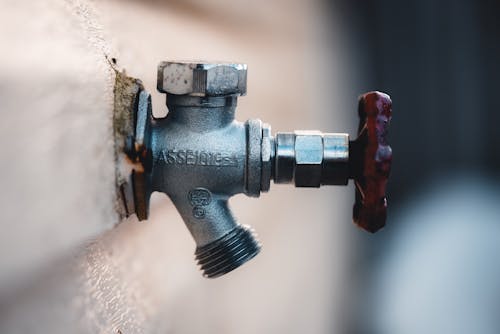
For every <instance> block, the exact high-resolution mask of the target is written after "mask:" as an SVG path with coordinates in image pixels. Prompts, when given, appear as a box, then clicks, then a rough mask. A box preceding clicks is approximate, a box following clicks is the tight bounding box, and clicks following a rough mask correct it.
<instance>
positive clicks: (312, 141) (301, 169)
mask: <svg viewBox="0 0 500 334" xmlns="http://www.w3.org/2000/svg"><path fill="white" fill-rule="evenodd" d="M322 162H323V136H322V134H321V132H319V131H295V174H294V180H295V186H296V187H319V186H320V185H321V165H322Z"/></svg>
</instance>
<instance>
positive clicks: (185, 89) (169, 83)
mask: <svg viewBox="0 0 500 334" xmlns="http://www.w3.org/2000/svg"><path fill="white" fill-rule="evenodd" d="M157 88H158V91H159V92H161V93H168V94H175V95H191V96H226V95H245V94H246V92H247V65H246V64H233V63H204V62H176V61H164V62H161V63H160V64H159V65H158V82H157Z"/></svg>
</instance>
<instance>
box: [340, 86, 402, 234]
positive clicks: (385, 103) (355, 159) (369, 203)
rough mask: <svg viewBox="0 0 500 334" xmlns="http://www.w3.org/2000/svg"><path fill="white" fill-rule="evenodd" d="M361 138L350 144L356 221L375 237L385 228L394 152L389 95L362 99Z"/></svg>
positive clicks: (372, 93) (366, 95)
mask: <svg viewBox="0 0 500 334" xmlns="http://www.w3.org/2000/svg"><path fill="white" fill-rule="evenodd" d="M358 114H359V128H358V138H357V139H356V140H355V141H351V142H350V143H349V157H350V158H349V171H350V178H352V179H354V183H355V186H356V198H355V203H354V208H353V221H354V223H355V224H356V225H358V226H359V227H361V228H363V229H364V230H366V231H369V232H372V233H375V232H377V231H378V230H379V229H381V228H382V227H384V225H385V221H386V217H387V199H386V196H385V188H386V184H387V179H388V177H389V173H390V170H391V162H392V150H391V147H390V146H389V144H388V142H387V132H388V129H389V123H390V121H391V116H392V101H391V98H390V97H389V95H387V94H384V93H381V92H369V93H365V94H363V95H362V96H361V97H360V98H359V106H358Z"/></svg>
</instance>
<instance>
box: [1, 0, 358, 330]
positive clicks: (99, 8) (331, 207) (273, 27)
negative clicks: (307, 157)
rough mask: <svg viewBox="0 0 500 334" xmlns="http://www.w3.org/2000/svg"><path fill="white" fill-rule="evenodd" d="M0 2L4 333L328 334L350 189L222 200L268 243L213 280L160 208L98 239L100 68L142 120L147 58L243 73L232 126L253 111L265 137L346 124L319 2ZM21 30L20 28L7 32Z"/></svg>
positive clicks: (106, 103) (108, 203)
mask: <svg viewBox="0 0 500 334" xmlns="http://www.w3.org/2000/svg"><path fill="white" fill-rule="evenodd" d="M1 7H2V8H0V9H1V10H0V18H1V19H0V25H1V27H2V29H1V30H0V31H2V35H5V39H3V37H2V48H5V49H6V50H9V51H10V52H9V53H6V52H2V53H0V60H1V61H0V73H1V79H0V96H1V98H0V101H1V102H0V105H1V110H2V111H1V112H2V116H3V117H4V121H3V122H1V123H0V138H3V139H4V140H7V141H8V143H9V145H3V146H2V147H1V148H0V153H2V165H1V166H2V167H1V173H0V180H1V182H2V184H3V189H2V190H1V191H0V198H1V202H0V208H1V209H2V218H1V222H2V227H3V230H4V231H7V233H2V234H1V236H0V238H1V242H0V247H1V253H0V254H2V255H1V256H0V275H1V279H0V298H1V299H0V332H1V333H30V332H31V333H40V332H45V333H200V332H205V333H330V332H334V331H335V330H336V329H338V328H339V326H340V325H341V315H342V313H341V309H342V300H343V298H345V296H343V295H342V290H341V286H342V280H343V273H344V268H345V259H346V253H347V251H346V250H347V249H348V238H349V236H350V234H351V233H354V232H350V231H354V229H353V227H352V226H351V223H350V212H351V209H350V208H351V207H350V205H351V200H352V198H353V191H352V189H347V188H324V189H320V190H316V189H294V188H293V187H291V186H272V187H271V192H270V193H269V194H263V195H262V196H261V198H260V199H259V200H255V199H250V198H246V197H244V196H238V197H236V198H234V200H232V202H231V204H232V207H233V209H234V212H235V215H236V217H237V218H238V219H239V221H240V222H242V223H245V224H251V225H252V226H253V227H254V228H255V229H256V230H257V232H258V233H259V235H260V239H261V241H262V242H263V244H264V247H263V249H262V252H261V253H260V254H259V256H258V257H257V258H255V259H254V260H252V261H251V262H250V263H248V264H246V265H245V266H244V267H242V268H239V269H238V270H237V271H235V272H233V273H231V274H229V275H227V276H225V277H222V278H220V279H217V280H207V279H204V278H202V277H201V275H200V273H199V272H198V270H197V268H196V266H195V263H194V260H193V252H194V242H193V241H192V240H191V236H190V235H189V233H188V231H187V229H186V228H185V227H184V225H183V222H182V220H181V218H180V217H179V216H178V214H177V212H176V211H175V208H174V207H173V206H172V204H171V203H170V202H169V200H168V199H167V198H166V197H165V196H162V195H158V194H155V195H154V196H153V199H152V208H151V219H150V220H149V221H148V222H144V223H139V222H137V221H136V219H135V218H130V219H129V220H127V221H125V222H123V223H121V224H119V225H118V226H117V227H116V228H114V229H112V230H109V231H108V232H105V233H101V232H103V231H105V230H107V229H108V228H110V227H111V226H113V225H114V224H115V223H116V216H115V213H114V211H113V207H114V206H113V205H114V203H113V191H114V188H113V181H114V175H113V168H114V166H113V160H112V155H113V154H112V144H111V140H112V137H111V132H110V128H111V115H110V110H111V108H112V105H111V104H112V96H111V94H112V88H113V86H112V85H113V80H114V77H113V72H112V71H111V70H110V67H109V64H108V63H107V61H106V58H105V56H106V55H111V56H112V57H114V58H116V59H117V60H118V65H119V66H122V67H124V68H126V69H127V73H128V74H129V75H131V76H133V77H138V78H141V79H142V80H143V81H144V84H145V86H146V88H147V89H148V90H149V91H150V92H152V93H153V110H154V113H155V114H156V115H160V114H162V113H165V112H166V107H165V104H164V103H165V101H164V96H162V95H160V94H158V93H156V92H155V85H156V65H157V63H158V62H159V61H160V60H164V59H172V58H174V59H175V58H183V59H186V58H194V59H199V58H203V59H222V60H234V61H241V62H247V63H248V65H249V88H248V96H246V97H243V98H241V99H240V101H239V107H238V108H239V109H238V111H237V118H238V119H240V120H245V119H247V118H255V117H259V118H261V119H263V120H264V121H266V122H270V123H271V124H273V125H274V128H273V130H274V131H278V130H279V131H284V130H287V131H288V130H292V129H294V128H306V129H307V128H316V129H319V130H323V131H339V132H340V131H346V130H353V129H354V125H355V124H354V122H355V117H356V116H354V115H355V114H356V111H355V106H356V101H355V100H354V97H355V96H354V95H353V94H350V92H348V91H346V88H345V86H346V83H347V81H348V78H349V76H347V70H346V69H347V68H349V63H348V62H347V61H346V60H345V56H346V52H345V50H344V47H343V42H342V41H341V40H339V39H338V36H335V35H332V34H331V29H330V28H331V26H329V25H328V22H327V21H326V19H327V18H326V17H325V16H323V13H322V11H321V7H320V6H319V4H318V3H316V2H307V1H301V0H294V1H272V2H269V1H254V4H253V5H252V6H249V5H248V3H247V2H245V1H231V2H230V3H228V2H223V1H215V2H211V5H210V6H208V5H207V3H206V2H205V1H201V0H200V1H196V0H192V1H188V2H176V1H173V2H154V1H152V2H139V1H137V2H136V1H123V2H115V1H102V2H95V3H86V2H75V1H67V2H63V1H56V0H53V1H48V2H45V3H44V4H39V3H32V2H29V1H16V2H15V3H14V2H13V3H10V4H7V3H5V4H4V3H2V4H1ZM33 11H35V12H36V13H37V15H35V16H33V15H32V13H33ZM19 21H24V22H25V24H23V25H21V26H19V29H18V30H15V31H13V30H12V28H11V27H13V26H14V25H15V22H19ZM98 22H100V24H102V26H100V25H99V24H98ZM333 31H334V30H333ZM103 36H105V37H103ZM105 40H107V41H109V43H111V45H112V46H113V48H112V50H114V51H109V48H108V46H107V44H106V42H105ZM4 41H5V42H4ZM332 43H333V44H335V45H336V46H338V47H337V48H331V45H330V44H332ZM5 120H7V121H5ZM351 133H352V132H351Z"/></svg>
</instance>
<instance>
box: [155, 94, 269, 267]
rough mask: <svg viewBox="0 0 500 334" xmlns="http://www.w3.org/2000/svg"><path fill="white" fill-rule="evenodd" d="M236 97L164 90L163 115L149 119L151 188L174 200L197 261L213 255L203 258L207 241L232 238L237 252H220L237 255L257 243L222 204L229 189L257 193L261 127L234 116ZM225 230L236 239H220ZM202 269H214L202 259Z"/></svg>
mask: <svg viewBox="0 0 500 334" xmlns="http://www.w3.org/2000/svg"><path fill="white" fill-rule="evenodd" d="M236 102H237V97H236V96H224V97H197V96H175V95H170V94H169V95H168V96H167V106H168V110H169V112H168V115H167V117H165V118H163V119H156V120H154V121H153V123H152V128H151V139H152V140H151V149H152V159H153V168H152V185H153V188H152V190H153V191H159V192H163V193H165V194H167V195H168V196H169V197H170V199H171V200H172V202H173V203H174V205H175V207H176V208H177V210H178V211H179V213H180V215H181V216H182V218H183V220H184V222H185V224H186V226H187V228H188V229H189V231H190V232H191V234H192V236H193V238H194V240H195V242H196V245H197V250H196V255H197V258H198V260H199V261H200V265H201V266H202V267H203V266H204V265H206V262H208V261H210V260H213V259H212V258H210V257H209V258H208V259H207V260H206V261H203V260H204V256H207V254H205V253H206V250H210V249H211V248H212V247H225V246H227V245H226V244H228V243H231V242H234V243H235V245H236V244H237V246H238V247H237V248H236V249H234V251H236V252H240V253H238V254H236V255H235V254H233V253H234V252H231V250H232V249H229V253H227V251H228V250H226V254H225V255H226V257H235V256H237V257H238V256H239V257H240V258H239V259H238V261H246V260H248V259H249V258H250V257H253V256H255V255H256V254H257V252H258V249H259V247H260V246H259V245H258V243H257V242H256V241H255V240H254V238H253V237H252V235H251V234H252V232H251V230H250V229H249V228H247V227H243V226H240V225H239V224H237V222H236V220H235V218H234V216H233V214H232V213H231V210H230V209H229V207H228V199H229V198H230V197H231V196H233V195H235V194H239V193H246V194H247V195H250V196H258V195H259V194H260V178H259V179H256V178H255V177H253V175H252V172H255V171H259V170H260V160H261V157H260V146H261V138H262V128H261V126H260V121H248V122H245V123H244V124H243V123H241V122H238V121H236V120H235V117H234V115H235V109H236ZM251 152H255V154H251ZM257 152H258V153H259V154H257ZM249 153H250V154H249ZM259 176H260V174H259ZM231 234H234V235H233V237H234V238H235V239H237V240H232V239H231V238H226V239H228V240H226V239H224V237H225V236H227V235H231ZM243 241H244V242H243ZM240 242H243V244H240ZM229 246H230V245H229ZM229 248H230V247H229ZM228 262H230V261H228ZM231 264H232V265H234V263H231ZM204 269H205V270H204V271H205V274H206V275H210V276H213V275H215V274H217V273H218V272H217V270H215V269H214V268H212V267H210V266H208V265H206V268H204ZM221 269H224V268H221ZM225 269H227V268H225ZM211 270H215V271H214V272H212V271H211Z"/></svg>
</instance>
